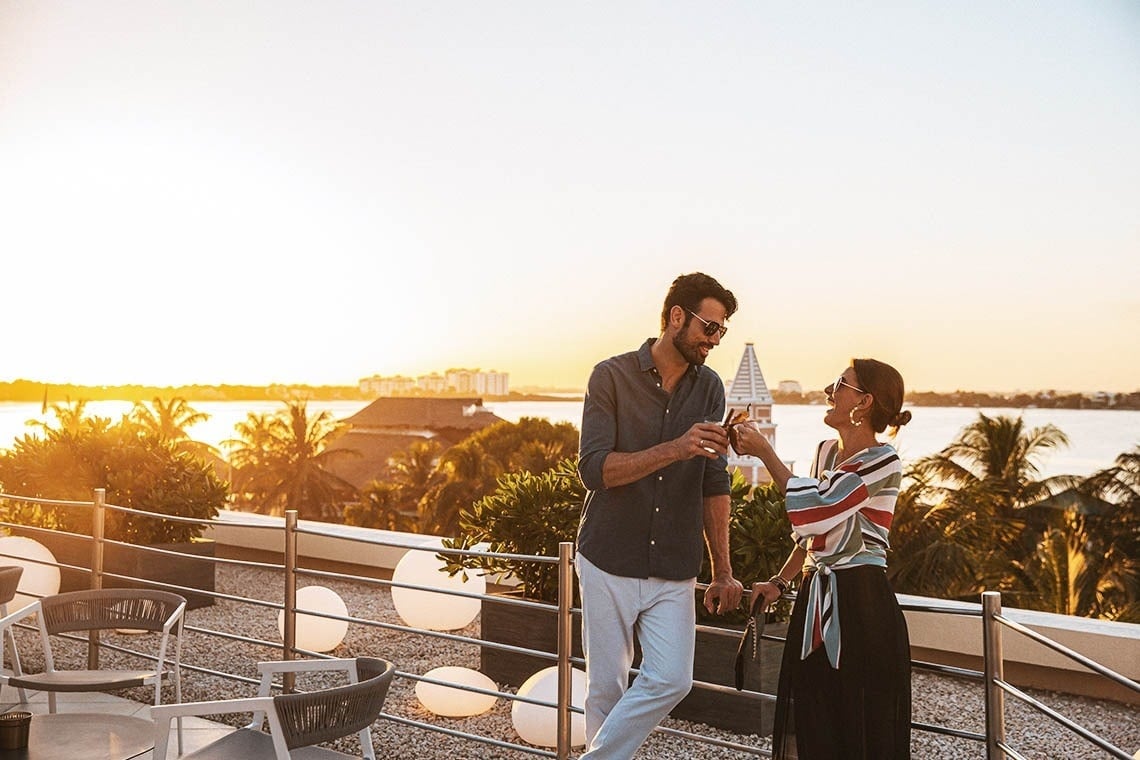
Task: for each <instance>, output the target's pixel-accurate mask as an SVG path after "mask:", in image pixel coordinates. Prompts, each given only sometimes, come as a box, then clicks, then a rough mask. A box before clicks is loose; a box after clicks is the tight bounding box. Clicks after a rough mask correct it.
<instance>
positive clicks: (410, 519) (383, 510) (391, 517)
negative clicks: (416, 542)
mask: <svg viewBox="0 0 1140 760" xmlns="http://www.w3.org/2000/svg"><path fill="white" fill-rule="evenodd" d="M405 503H406V502H405V500H404V496H403V489H401V488H400V486H398V485H397V484H395V483H381V482H374V483H372V484H371V485H370V486H369V487H368V488H366V489H365V490H364V492H363V493H362V494H361V495H360V501H356V502H352V503H350V504H346V505H345V507H344V524H345V525H358V526H360V527H362V528H376V529H378V530H398V531H402V532H414V530H415V527H416V511H415V509H414V505H415V503H414V502H413V508H412V509H411V510H408V509H405V508H403V506H404V504H405Z"/></svg>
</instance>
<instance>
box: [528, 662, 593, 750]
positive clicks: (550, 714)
mask: <svg viewBox="0 0 1140 760" xmlns="http://www.w3.org/2000/svg"><path fill="white" fill-rule="evenodd" d="M570 676H571V678H570V704H571V705H573V706H574V707H578V708H581V707H582V705H583V704H584V703H585V701H586V674H585V673H583V672H582V671H581V670H578V669H577V668H571V669H570ZM519 696H520V697H530V698H531V699H541V700H542V701H543V702H550V703H557V702H558V666H556V665H552V666H551V667H549V668H543V669H542V670H540V671H538V672H537V673H535V674H534V675H533V676H531V677H530V678H528V679H526V681H525V682H524V683H523V685H522V686H520V687H519ZM511 723H512V724H513V725H514V727H515V732H516V733H518V735H519V738H520V739H522V740H523V741H524V742H526V743H527V744H534V745H536V746H539V747H556V746H558V711H557V710H556V709H555V708H553V707H543V706H541V705H532V704H530V703H528V702H517V701H516V702H514V703H513V704H512V705H511ZM585 743H586V717H585V716H584V715H582V714H581V713H576V712H572V713H570V745H571V746H574V747H579V746H581V745H583V744H585Z"/></svg>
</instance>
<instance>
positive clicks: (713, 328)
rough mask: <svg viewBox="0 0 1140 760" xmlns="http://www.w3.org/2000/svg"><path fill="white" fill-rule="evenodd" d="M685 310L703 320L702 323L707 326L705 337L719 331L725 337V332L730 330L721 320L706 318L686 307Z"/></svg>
mask: <svg viewBox="0 0 1140 760" xmlns="http://www.w3.org/2000/svg"><path fill="white" fill-rule="evenodd" d="M685 311H688V312H689V313H690V314H692V315H693V316H694V317H696V318H697V319H698V320H699V321H700V322H701V324H703V325H704V326H705V337H707V338H711V337H712V336H714V335H716V334H717V333H718V332H719V333H720V337H722V338H723V337H724V334H725V333H726V332H728V328H727V327H725V326H724V325H722V324H721V323H719V322H713V321H711V320H708V319H705V318H703V317H701V316H700V315H698V314H695V313H694V312H692V311H689V309H685Z"/></svg>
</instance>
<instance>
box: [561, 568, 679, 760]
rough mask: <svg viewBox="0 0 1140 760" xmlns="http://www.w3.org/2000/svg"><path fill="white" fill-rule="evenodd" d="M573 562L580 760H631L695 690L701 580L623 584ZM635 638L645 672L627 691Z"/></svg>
mask: <svg viewBox="0 0 1140 760" xmlns="http://www.w3.org/2000/svg"><path fill="white" fill-rule="evenodd" d="M575 562H576V566H577V571H578V581H579V585H580V589H581V593H582V647H583V649H584V651H585V655H586V703H585V705H584V710H585V713H586V752H585V754H583V755H582V756H581V760H630V758H632V757H633V755H634V753H636V752H637V748H638V747H640V746H641V744H642V742H644V741H645V739H646V737H648V736H649V734H650V732H652V731H653V729H654V728H655V727H656V726H657V724H658V723H660V722H661V720H662V719H663V718H664V717H665V716H666V715H668V714H669V711H670V710H672V709H673V708H674V707H676V706H677V703H678V702H680V701H681V700H682V699H684V698H685V695H686V694H688V693H689V689H691V688H692V686H693V647H694V639H695V636H696V624H697V612H696V602H695V598H694V595H693V593H694V589H695V588H696V579H695V578H690V579H689V580H684V581H669V580H662V579H661V578H648V579H642V578H623V577H621V576H618V575H610V574H609V573H607V572H604V571H602V570H599V569H598V568H597V567H595V566H594V565H593V564H591V563H590V561H589V560H588V559H586V558H585V557H583V556H582V555H581V554H579V555H577V557H576V560H575ZM634 636H636V637H637V641H638V643H639V644H641V666H640V668H639V670H640V673H639V674H638V676H637V678H635V679H634V681H633V684H631V685H630V684H629V669H630V667H631V666H632V665H633V655H634V649H633V641H634ZM627 685H628V688H627Z"/></svg>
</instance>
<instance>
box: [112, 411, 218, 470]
mask: <svg viewBox="0 0 1140 760" xmlns="http://www.w3.org/2000/svg"><path fill="white" fill-rule="evenodd" d="M130 418H131V420H132V421H133V422H134V423H135V424H137V425H138V426H139V427H140V428H142V429H143V430H145V431H146V432H148V433H150V434H152V435H154V436H155V437H156V438H158V439H159V440H162V441H168V442H170V443H172V444H174V446H175V447H176V448H178V449H179V450H182V451H187V452H189V453H191V454H195V455H197V456H200V457H202V458H203V459H206V461H211V460H212V459H213V458H214V457H217V455H218V452H217V450H216V449H215V448H214V447H213V446H211V445H210V444H208V443H203V442H202V441H195V440H193V439H192V438H191V437H190V433H189V429H190V428H191V427H193V426H194V425H197V424H198V423H199V422H205V421H206V420H208V419H210V415H208V414H206V413H205V412H200V411H198V410H197V409H195V408H194V407H192V406H190V404H189V403H187V401H186V399H183V398H171V399H168V400H165V401H164V400H163V399H162V398H161V397H158V396H156V397H155V398H154V399H153V400H152V401H151V402H150V405H149V406H148V405H147V404H144V403H142V402H135V405H134V408H132V409H131V412H130Z"/></svg>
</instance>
